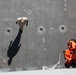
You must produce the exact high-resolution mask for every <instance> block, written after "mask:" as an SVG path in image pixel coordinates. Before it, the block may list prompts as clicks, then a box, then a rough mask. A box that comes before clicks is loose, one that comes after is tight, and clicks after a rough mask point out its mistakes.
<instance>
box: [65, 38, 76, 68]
mask: <svg viewBox="0 0 76 75" xmlns="http://www.w3.org/2000/svg"><path fill="white" fill-rule="evenodd" d="M67 46H68V49H67V50H65V51H64V57H65V60H66V61H65V67H66V68H70V66H72V67H73V68H74V67H76V40H75V39H71V40H69V42H68V43H67Z"/></svg>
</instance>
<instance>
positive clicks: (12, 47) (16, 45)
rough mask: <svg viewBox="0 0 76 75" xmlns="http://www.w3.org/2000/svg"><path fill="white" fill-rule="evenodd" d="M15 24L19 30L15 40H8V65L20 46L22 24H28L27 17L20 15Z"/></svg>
mask: <svg viewBox="0 0 76 75" xmlns="http://www.w3.org/2000/svg"><path fill="white" fill-rule="evenodd" d="M16 24H18V25H19V31H18V34H17V36H16V38H15V40H14V41H13V42H12V41H11V42H10V45H9V48H8V51H7V56H8V57H9V60H8V65H10V64H11V62H12V58H13V57H14V56H15V55H16V54H17V53H18V51H19V49H20V47H21V44H20V40H21V34H22V32H23V26H24V25H26V26H27V25H28V19H27V18H26V17H20V18H18V19H17V21H16Z"/></svg>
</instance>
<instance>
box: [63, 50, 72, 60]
mask: <svg viewBox="0 0 76 75" xmlns="http://www.w3.org/2000/svg"><path fill="white" fill-rule="evenodd" d="M64 57H65V59H66V60H67V61H71V60H72V59H73V55H72V51H70V50H65V52H64Z"/></svg>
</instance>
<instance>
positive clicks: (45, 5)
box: [0, 0, 76, 70]
mask: <svg viewBox="0 0 76 75" xmlns="http://www.w3.org/2000/svg"><path fill="white" fill-rule="evenodd" d="M22 16H26V17H27V18H28V19H29V23H28V24H29V25H28V27H24V30H23V34H22V38H21V43H22V46H21V48H20V50H19V52H18V53H17V55H16V56H15V57H14V58H13V61H12V64H11V66H8V65H7V60H8V58H7V55H6V53H7V50H8V46H9V43H10V41H11V40H14V39H15V37H16V35H17V33H18V25H16V24H15V22H16V19H17V18H18V17H22ZM39 26H41V27H43V28H42V30H41V31H39ZM61 26H63V27H64V28H62V27H61ZM61 28H62V29H61ZM7 29H10V30H11V32H10V33H8V32H7ZM71 38H75V39H76V0H0V68H11V69H13V70H14V69H16V68H21V69H30V67H31V69H34V68H36V69H37V68H38V69H40V68H41V67H42V66H48V67H50V66H52V65H54V64H56V63H57V61H58V57H59V53H61V61H60V62H61V63H60V65H61V66H64V57H63V52H62V51H64V50H65V49H67V42H68V40H69V39H71Z"/></svg>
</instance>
